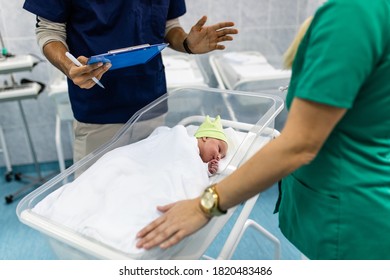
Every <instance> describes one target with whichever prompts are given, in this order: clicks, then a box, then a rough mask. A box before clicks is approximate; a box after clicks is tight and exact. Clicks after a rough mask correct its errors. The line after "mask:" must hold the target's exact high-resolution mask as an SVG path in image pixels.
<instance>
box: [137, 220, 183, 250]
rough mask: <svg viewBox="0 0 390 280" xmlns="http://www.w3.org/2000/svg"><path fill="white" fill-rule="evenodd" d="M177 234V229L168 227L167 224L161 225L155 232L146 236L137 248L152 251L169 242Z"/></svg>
mask: <svg viewBox="0 0 390 280" xmlns="http://www.w3.org/2000/svg"><path fill="white" fill-rule="evenodd" d="M176 232H177V229H176V227H172V226H168V225H167V224H166V223H161V224H159V226H158V227H156V228H155V229H154V230H153V231H151V232H149V233H148V234H147V235H146V236H144V237H143V238H142V239H141V240H140V241H139V242H138V243H137V244H136V246H137V247H138V248H144V249H147V250H148V249H151V248H153V247H155V246H157V245H159V244H162V243H163V242H166V241H167V240H169V239H170V238H171V237H172V236H173V235H175V234H176Z"/></svg>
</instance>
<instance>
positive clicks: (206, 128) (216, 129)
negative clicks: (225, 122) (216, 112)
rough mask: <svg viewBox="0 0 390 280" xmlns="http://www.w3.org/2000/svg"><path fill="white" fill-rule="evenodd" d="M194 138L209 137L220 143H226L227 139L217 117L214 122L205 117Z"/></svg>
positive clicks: (219, 118)
mask: <svg viewBox="0 0 390 280" xmlns="http://www.w3.org/2000/svg"><path fill="white" fill-rule="evenodd" d="M195 137H196V138H200V137H211V138H216V139H219V140H222V141H225V142H226V143H227V142H228V140H227V137H226V135H225V133H224V131H223V127H222V124H221V117H220V116H217V117H216V118H215V119H214V121H211V120H210V117H209V116H206V119H205V121H204V122H203V123H202V124H201V125H200V126H199V128H198V130H197V131H196V132H195Z"/></svg>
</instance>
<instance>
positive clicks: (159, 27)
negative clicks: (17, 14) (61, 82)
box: [23, 0, 186, 124]
mask: <svg viewBox="0 0 390 280" xmlns="http://www.w3.org/2000/svg"><path fill="white" fill-rule="evenodd" d="M23 8H24V9H26V10H28V11H30V12H31V13H34V14H36V15H38V16H41V17H43V18H46V19H48V20H50V21H53V22H60V23H66V24H67V25H66V32H67V44H68V46H69V51H70V52H71V53H72V54H73V55H74V56H75V57H78V56H80V55H83V56H86V57H90V56H92V55H95V54H100V53H105V52H107V51H109V50H112V49H118V48H124V47H129V46H134V45H140V44H158V43H162V42H164V33H165V25H166V21H167V20H169V19H173V18H177V17H179V16H182V15H183V14H184V13H185V12H186V7H185V2H184V0H171V1H170V0H153V1H151V0H93V1H86V0H77V1H70V0H26V1H25V3H24V6H23ZM101 82H102V83H103V84H104V86H105V88H106V89H102V88H100V87H99V86H94V87H93V88H91V89H81V88H79V87H78V86H76V85H74V84H73V82H72V81H70V80H68V86H69V96H70V100H71V104H72V109H73V112H74V116H75V118H76V120H78V121H80V122H84V123H95V124H108V123H125V122H126V121H127V120H129V118H130V117H131V116H132V115H133V114H134V113H135V112H137V111H138V110H139V109H141V108H143V107H144V106H146V105H147V104H149V103H150V102H152V101H153V100H155V99H156V98H158V97H160V96H161V95H163V94H165V93H166V80H165V73H164V66H163V63H162V59H161V55H158V56H157V57H155V58H154V59H152V60H151V61H149V62H148V63H146V64H144V65H138V66H132V67H127V68H122V69H117V70H111V71H108V72H107V73H105V74H104V75H103V77H102V79H101ZM151 117H153V116H151Z"/></svg>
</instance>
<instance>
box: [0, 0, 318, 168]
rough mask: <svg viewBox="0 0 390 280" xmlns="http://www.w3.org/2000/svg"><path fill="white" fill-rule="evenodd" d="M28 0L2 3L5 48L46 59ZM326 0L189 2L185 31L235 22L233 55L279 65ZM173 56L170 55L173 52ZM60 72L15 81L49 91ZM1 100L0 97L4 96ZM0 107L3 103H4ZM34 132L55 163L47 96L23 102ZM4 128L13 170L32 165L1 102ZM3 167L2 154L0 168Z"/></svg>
mask: <svg viewBox="0 0 390 280" xmlns="http://www.w3.org/2000/svg"><path fill="white" fill-rule="evenodd" d="M23 2H24V1H23V0H13V1H8V0H0V32H1V35H2V37H3V40H4V44H5V47H7V49H8V51H9V52H10V53H13V54H34V55H38V56H40V57H41V58H42V59H44V57H43V55H42V54H41V53H40V50H39V49H38V47H37V44H36V40H35V33H34V28H35V16H34V15H32V14H30V13H28V12H26V11H25V10H23V9H22V5H23ZM322 2H324V1H323V0H196V1H194V0H187V14H186V15H185V16H183V17H182V18H181V23H182V25H183V27H184V28H185V30H187V31H189V29H190V28H191V26H192V25H193V24H194V23H195V22H196V21H197V20H198V19H199V18H200V17H201V16H202V15H207V16H208V22H207V24H213V23H216V22H219V21H233V22H235V24H236V27H237V28H238V29H239V34H238V35H237V36H235V39H234V41H233V42H228V43H226V44H225V45H226V47H227V50H229V51H244V50H257V51H260V52H262V53H263V54H264V55H265V56H266V57H267V58H268V59H269V60H270V62H271V63H273V64H280V57H281V54H282V53H283V52H284V51H285V49H286V48H287V46H288V45H289V43H290V42H291V40H292V38H293V37H294V35H295V33H296V31H297V29H298V27H299V25H300V23H301V22H303V20H304V19H305V18H306V17H307V16H308V15H311V14H313V13H314V11H315V10H316V8H317V7H318V6H319V5H320V4H321V3H322ZM168 52H169V51H168ZM199 58H200V61H201V62H202V65H203V66H204V68H205V71H206V73H207V74H208V75H209V76H210V77H209V80H210V86H215V85H216V84H215V79H214V78H213V76H212V72H211V69H210V67H209V65H208V55H203V56H201V57H199ZM58 74H59V72H58V71H57V70H55V69H54V68H53V67H52V66H51V65H50V63H48V62H41V63H39V64H38V65H37V66H35V67H34V69H33V70H32V71H31V72H19V73H15V74H13V76H14V79H15V80H16V81H20V79H22V78H27V79H31V80H35V81H39V82H42V83H44V84H46V85H49V84H50V83H51V82H52V81H53V80H54V79H55V78H56V77H58ZM10 79H11V77H10V75H0V83H1V84H3V83H4V82H5V81H8V82H10V81H11V80H10ZM0 94H1V93H0ZM0 101H1V98H0ZM21 104H22V106H23V108H24V110H25V113H26V117H27V123H28V126H29V128H30V131H31V136H32V140H33V145H34V148H35V150H36V154H37V158H38V161H39V162H42V163H44V162H55V161H56V160H57V154H56V149H55V139H54V131H55V106H54V103H53V102H52V100H51V99H50V98H49V97H48V95H47V90H45V91H44V92H42V93H41V94H40V95H39V97H38V98H37V99H29V100H23V101H22V102H21ZM0 125H1V126H2V127H3V130H4V133H5V138H6V142H7V146H8V151H9V153H10V157H11V163H12V165H25V164H31V163H33V160H32V156H31V153H30V150H29V146H28V142H27V138H26V134H25V130H24V128H23V122H22V118H21V114H20V110H19V107H18V103H17V102H16V101H9V102H0ZM62 134H63V136H64V137H63V142H64V152H65V158H66V159H71V158H72V151H71V145H70V141H71V140H70V137H69V131H68V128H67V127H66V126H63V129H62ZM1 166H4V159H3V155H2V154H0V167H1Z"/></svg>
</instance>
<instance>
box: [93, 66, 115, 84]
mask: <svg viewBox="0 0 390 280" xmlns="http://www.w3.org/2000/svg"><path fill="white" fill-rule="evenodd" d="M111 66H112V65H111V63H105V64H104V65H103V67H99V68H97V69H95V70H93V74H92V76H93V77H96V78H98V79H99V80H100V79H101V78H102V76H103V74H104V73H106V72H107V71H108V70H109V69H110V68H111Z"/></svg>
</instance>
